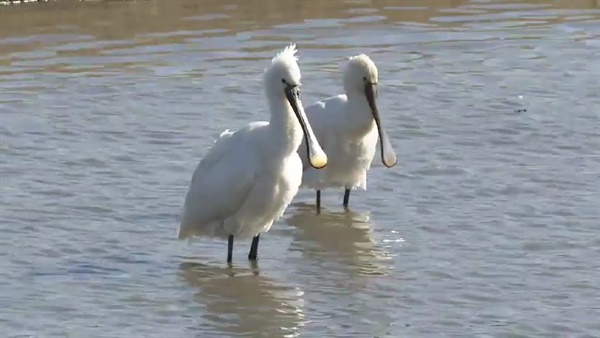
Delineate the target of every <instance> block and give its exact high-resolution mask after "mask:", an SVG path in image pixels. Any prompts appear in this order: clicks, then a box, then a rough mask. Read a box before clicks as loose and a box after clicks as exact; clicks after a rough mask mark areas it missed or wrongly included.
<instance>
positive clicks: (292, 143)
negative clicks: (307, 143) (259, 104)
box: [269, 98, 303, 156]
mask: <svg viewBox="0 0 600 338" xmlns="http://www.w3.org/2000/svg"><path fill="white" fill-rule="evenodd" d="M269 108H270V109H271V121H270V122H269V126H270V129H271V134H272V139H271V140H270V142H272V144H271V145H272V147H273V155H280V156H288V155H290V154H293V153H296V152H297V151H298V147H299V146H300V143H301V142H302V137H303V133H302V127H301V126H300V122H298V118H297V117H296V114H295V113H294V110H293V109H292V107H291V106H290V104H289V102H288V101H287V100H286V99H285V98H269Z"/></svg>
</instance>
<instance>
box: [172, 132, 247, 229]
mask: <svg viewBox="0 0 600 338" xmlns="http://www.w3.org/2000/svg"><path fill="white" fill-rule="evenodd" d="M250 134H251V133H250V131H249V130H248V128H245V129H242V130H239V131H237V132H235V133H231V132H227V133H226V132H224V133H223V134H221V137H220V138H219V139H218V140H217V142H215V144H214V146H213V147H212V148H211V150H210V151H209V152H208V154H207V155H206V156H205V157H204V158H203V159H202V161H201V162H200V163H199V164H198V166H197V167H196V170H195V171H194V175H193V176H192V182H191V184H190V188H189V190H188V193H187V195H186V199H185V206H184V211H183V217H182V223H181V227H189V226H191V227H201V226H203V225H205V224H207V223H210V222H213V221H216V220H222V219H224V218H226V217H228V216H231V215H233V214H235V213H236V212H237V210H238V209H239V208H240V206H241V205H242V204H243V202H244V201H245V199H246V197H247V195H248V193H249V192H250V190H251V189H252V186H253V183H254V178H255V175H256V174H257V173H258V171H259V168H258V164H259V163H258V161H257V159H258V158H259V157H258V156H253V154H254V152H256V151H257V149H256V147H255V146H254V145H255V143H254V142H252V139H251V138H249V137H248V136H249V135H250Z"/></svg>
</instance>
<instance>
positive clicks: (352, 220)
mask: <svg viewBox="0 0 600 338" xmlns="http://www.w3.org/2000/svg"><path fill="white" fill-rule="evenodd" d="M294 207H295V208H294V212H293V215H292V216H291V217H289V218H288V219H287V220H286V222H287V224H289V225H291V226H294V227H296V228H298V229H299V230H300V231H295V232H294V234H293V236H294V244H293V245H292V248H293V250H294V249H295V250H299V251H302V254H303V255H304V256H308V257H309V258H311V259H312V260H313V261H318V262H321V263H323V264H324V265H326V264H331V263H332V261H333V260H338V261H339V260H341V261H342V262H343V264H342V265H341V266H339V265H338V266H335V265H332V266H328V267H327V269H328V270H329V269H347V268H350V270H351V271H352V272H353V273H355V274H358V275H386V274H387V272H388V271H389V269H390V267H389V266H387V265H386V264H384V263H383V261H386V260H391V255H390V254H389V253H387V252H386V251H384V250H383V248H382V247H380V246H379V245H378V244H377V243H376V242H375V241H374V240H373V239H372V238H371V233H372V230H371V223H370V222H369V221H370V217H369V214H368V213H359V212H355V211H351V210H348V211H340V212H330V211H328V210H326V209H324V208H323V209H321V213H320V214H319V215H317V214H316V213H315V210H314V205H310V204H305V203H296V204H295V205H294ZM390 266H391V264H390Z"/></svg>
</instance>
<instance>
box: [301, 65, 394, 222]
mask: <svg viewBox="0 0 600 338" xmlns="http://www.w3.org/2000/svg"><path fill="white" fill-rule="evenodd" d="M343 81H344V89H345V91H346V94H340V95H337V96H333V97H330V98H328V99H325V100H323V101H319V102H317V103H314V104H312V105H310V106H308V107H305V108H304V109H305V110H306V114H307V117H308V120H309V123H310V124H311V125H312V127H313V130H314V131H315V135H316V136H317V139H318V140H319V142H320V144H321V146H322V147H323V149H324V150H325V152H326V153H327V156H328V162H327V167H326V168H324V169H323V170H318V171H317V170H313V169H311V168H310V167H309V166H308V157H306V155H305V152H306V148H305V147H302V146H301V147H300V149H299V154H300V157H301V158H302V161H303V163H304V175H303V176H302V187H303V188H310V189H315V190H316V191H317V201H316V203H317V212H320V210H321V190H322V189H325V188H344V189H345V191H344V202H343V205H344V208H346V209H347V208H348V200H349V199H350V190H352V189H356V188H361V189H362V190H366V189H367V171H368V170H369V169H370V167H371V162H372V161H373V157H374V156H375V152H376V146H377V138H378V137H379V142H380V148H381V160H382V162H383V164H384V165H385V166H386V167H388V168H391V167H393V166H394V165H396V154H395V153H394V149H393V148H392V145H391V143H390V141H389V139H388V137H387V134H386V132H385V130H384V129H383V126H382V125H381V119H380V118H379V110H378V109H377V101H376V98H377V81H378V74H377V67H376V66H375V63H374V62H373V61H372V60H371V59H370V58H369V57H368V56H367V55H364V54H361V55H357V56H353V57H350V58H349V60H348V62H347V64H346V67H345V69H344V75H343Z"/></svg>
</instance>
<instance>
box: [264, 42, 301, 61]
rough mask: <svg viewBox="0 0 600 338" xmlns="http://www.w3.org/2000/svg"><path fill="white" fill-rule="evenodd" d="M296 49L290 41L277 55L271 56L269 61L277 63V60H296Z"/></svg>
mask: <svg viewBox="0 0 600 338" xmlns="http://www.w3.org/2000/svg"><path fill="white" fill-rule="evenodd" d="M297 51H298V50H297V49H296V44H295V43H292V44H290V45H289V46H287V47H285V48H284V49H283V50H282V51H281V52H279V53H277V55H275V57H274V58H273V60H272V61H271V62H272V63H277V62H289V61H294V62H296V61H298V56H296V52H297Z"/></svg>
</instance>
